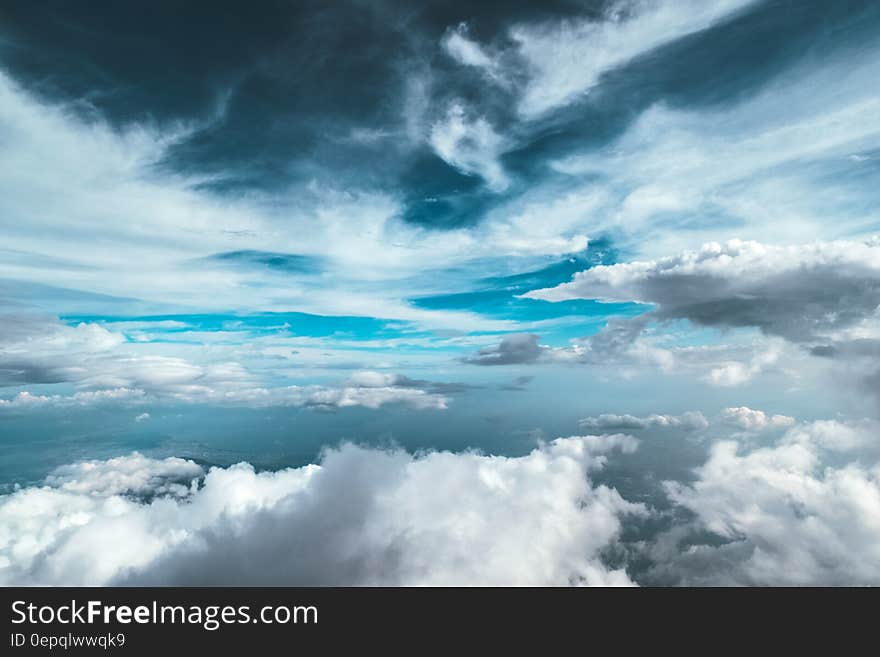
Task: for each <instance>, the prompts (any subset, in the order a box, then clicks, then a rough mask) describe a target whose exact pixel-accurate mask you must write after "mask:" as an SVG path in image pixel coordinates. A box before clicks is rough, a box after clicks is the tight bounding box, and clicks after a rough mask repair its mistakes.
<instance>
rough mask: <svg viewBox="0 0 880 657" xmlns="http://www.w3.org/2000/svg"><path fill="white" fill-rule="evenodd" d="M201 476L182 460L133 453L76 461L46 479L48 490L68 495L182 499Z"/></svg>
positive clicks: (198, 468)
mask: <svg viewBox="0 0 880 657" xmlns="http://www.w3.org/2000/svg"><path fill="white" fill-rule="evenodd" d="M203 474H204V471H203V470H202V468H201V467H200V466H199V465H197V464H195V463H193V462H192V461H188V460H185V459H179V458H174V457H171V458H167V459H161V460H159V459H150V458H147V457H145V456H144V455H143V454H140V453H138V452H134V453H132V454H130V455H129V456H120V457H117V458H112V459H108V460H106V461H95V460H92V461H80V462H78V463H73V464H70V465H64V466H61V467H59V468H56V469H55V470H53V471H52V473H51V474H50V475H49V476H48V477H46V484H47V485H48V486H50V487H52V488H57V489H59V490H62V491H67V492H72V493H82V494H87V495H97V496H101V497H110V496H112V495H123V494H130V495H147V496H155V495H173V496H175V497H184V496H186V495H187V494H188V493H189V484H190V483H191V482H192V480H193V479H195V478H197V477H200V476H202V475H203Z"/></svg>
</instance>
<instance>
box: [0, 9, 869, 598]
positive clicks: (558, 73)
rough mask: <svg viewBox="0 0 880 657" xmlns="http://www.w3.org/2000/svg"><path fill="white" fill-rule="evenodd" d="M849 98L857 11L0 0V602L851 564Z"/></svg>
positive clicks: (864, 319)
mask: <svg viewBox="0 0 880 657" xmlns="http://www.w3.org/2000/svg"><path fill="white" fill-rule="evenodd" d="M877 79H880V5H878V4H877V3H876V2H872V1H871V0H842V1H834V2H832V1H831V0H568V1H548V2H541V3H536V2H517V1H510V2H503V3H501V2H481V3H450V2H432V1H427V2H420V3H412V2H397V1H392V0H378V1H374V2H362V1H359V0H350V1H346V2H341V1H340V2H332V3H328V2H309V1H305V2H295V3H294V2H281V1H278V2H274V1H270V0H261V1H260V2H255V3H246V4H242V3H225V2H217V3H212V4H211V6H210V8H208V7H206V6H204V5H203V4H201V3H184V4H181V3H178V2H163V1H157V2H149V3H147V2H127V3H115V2H109V1H108V2H99V1H96V2H90V3H87V4H82V3H69V2H61V1H59V2H53V1H51V0H50V1H48V2H43V3H30V2H23V1H22V2H6V3H3V6H2V7H0V584H26V585H30V584H40V585H45V584H48V585H53V584H62V585H63V584H72V585H77V584H87V585H100V584H109V585H117V584H158V585H163V584H168V585H175V584H184V585H186V584H194V585H210V584H234V585H259V584H294V585H296V584H307V585H313V584H317V585H323V584H330V585H360V584H367V585H375V584H384V585H413V584H439V585H446V584H462V583H464V584H489V585H511V584H513V585H767V584H796V585H800V584H816V585H840V584H880V447H878V446H880V442H878V440H880V433H878V427H880V394H878V391H880V217H878V215H877V208H878V207H880V90H878V85H877V82H876V81H877ZM119 537H125V538H119ZM111 538H112V541H111V540H110V539H111Z"/></svg>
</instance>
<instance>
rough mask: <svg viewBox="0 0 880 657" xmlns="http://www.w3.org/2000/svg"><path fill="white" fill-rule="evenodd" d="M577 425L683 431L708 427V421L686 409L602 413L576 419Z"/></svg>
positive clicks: (596, 428) (606, 429) (603, 429)
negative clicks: (639, 414)
mask: <svg viewBox="0 0 880 657" xmlns="http://www.w3.org/2000/svg"><path fill="white" fill-rule="evenodd" d="M578 426H579V427H581V428H582V429H586V430H588V431H600V432H619V431H633V430H642V429H654V428H656V429H666V428H675V429H682V430H684V431H702V430H703V429H706V428H708V427H709V422H708V421H707V420H706V418H705V416H704V415H703V414H702V413H700V412H699V411H688V412H686V413H683V414H681V415H657V414H652V415H648V416H645V417H636V416H635V415H628V414H627V415H613V414H609V413H603V414H602V415H599V416H596V417H587V418H584V419H582V420H579V421H578Z"/></svg>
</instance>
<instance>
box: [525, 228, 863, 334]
mask: <svg viewBox="0 0 880 657" xmlns="http://www.w3.org/2000/svg"><path fill="white" fill-rule="evenodd" d="M524 296H525V297H526V298H530V299H544V300H547V301H563V300H566V299H599V300H601V301H638V302H641V303H646V304H653V305H654V306H655V307H656V309H655V310H654V316H655V317H656V318H657V319H660V320H670V319H687V320H690V321H691V322H693V323H694V324H697V325H701V326H711V327H722V328H737V327H757V328H760V329H761V330H762V331H763V332H764V333H766V334H768V335H776V336H781V337H784V338H786V339H788V340H790V341H793V342H809V341H817V340H822V339H828V338H829V337H831V336H833V335H835V333H836V332H839V331H841V330H842V329H847V328H850V327H852V326H854V325H856V324H857V323H859V322H860V321H863V320H865V319H866V318H869V317H871V316H873V315H874V313H875V311H876V310H877V307H878V305H880V244H878V243H877V242H874V241H872V242H849V241H837V242H817V243H813V244H806V245H800V246H786V247H782V246H769V245H763V244H760V243H758V242H743V241H740V240H731V241H729V242H727V243H725V244H718V243H714V242H713V243H708V244H705V245H704V246H703V247H702V248H701V249H699V250H697V251H684V252H682V253H680V254H678V255H673V256H668V257H665V258H661V259H658V260H649V261H637V262H631V263H623V264H615V265H600V266H597V267H593V268H592V269H588V270H586V271H583V272H580V273H578V274H576V275H575V276H574V278H573V280H572V281H571V282H570V283H563V284H561V285H559V286H557V287H554V288H547V289H543V290H535V291H532V292H529V293H527V294H525V295H524Z"/></svg>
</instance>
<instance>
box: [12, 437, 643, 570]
mask: <svg viewBox="0 0 880 657" xmlns="http://www.w3.org/2000/svg"><path fill="white" fill-rule="evenodd" d="M635 446H636V444H635V441H634V440H633V439H632V438H630V437H627V436H623V435H614V436H602V437H597V436H586V437H572V438H564V439H558V440H555V441H553V442H551V443H548V444H546V445H542V446H541V447H539V448H537V449H535V450H534V451H532V452H531V453H530V454H528V455H525V456H522V457H517V458H511V457H501V456H484V455H481V454H478V453H471V452H465V453H459V454H453V453H448V452H432V453H426V454H421V455H415V456H413V455H411V454H408V453H406V452H403V451H399V450H392V451H381V450H375V449H366V448H361V447H356V446H354V445H350V444H347V445H343V446H341V447H340V448H338V449H331V450H328V451H326V452H325V454H324V456H323V458H322V460H321V463H320V464H319V465H309V466H305V467H302V468H295V469H288V470H281V471H277V472H262V473H256V472H255V471H254V469H253V467H251V466H250V465H248V464H245V463H242V464H239V465H236V466H232V467H230V468H226V469H222V468H212V469H211V470H210V471H209V472H208V473H207V474H206V475H205V477H204V479H203V480H202V481H201V484H198V483H196V482H197V481H198V479H197V478H198V476H199V475H200V473H201V468H199V466H197V465H196V464H194V463H192V462H191V461H183V460H181V459H165V460H163V461H156V460H151V459H146V458H144V457H142V456H140V455H137V454H135V455H132V456H129V457H121V458H117V459H112V460H110V461H105V462H87V463H79V464H74V465H72V466H69V467H65V468H61V469H59V470H57V471H56V472H54V473H53V474H52V475H51V476H50V477H49V478H48V479H47V481H46V485H44V486H42V487H34V488H25V489H21V490H18V491H16V492H14V493H12V494H10V495H7V496H4V497H0V519H2V522H0V581H2V582H3V583H4V584H86V585H97V584H107V583H116V584H119V583H137V584H178V585H196V584H201V585H212V584H248V585H283V584H298V585H315V584H337V585H358V584H360V585H381V584H384V585H400V584H440V585H451V584H466V585H475V584H485V585H493V584H494V585H511V584H523V585H536V584H544V585H569V584H608V585H625V584H630V583H631V581H630V579H629V578H628V577H627V575H626V573H625V572H624V571H623V570H620V569H617V568H613V567H610V566H607V565H606V564H605V562H604V561H603V558H602V552H603V550H604V549H606V548H607V547H608V546H610V545H612V544H613V543H614V542H615V541H616V540H617V538H618V535H619V533H620V531H621V523H622V520H623V519H624V518H625V517H627V516H630V515H639V514H643V513H645V509H644V507H642V506H641V505H637V504H631V503H629V502H627V501H625V500H624V499H623V498H622V497H621V496H620V495H619V494H618V493H617V492H616V491H615V490H613V489H610V488H608V487H606V486H602V485H594V484H592V483H591V481H590V479H589V475H590V473H591V472H593V471H596V470H600V469H601V468H602V467H603V465H604V463H605V460H606V455H607V454H608V453H610V452H613V451H616V450H622V451H625V452H630V451H632V450H634V449H635ZM189 479H192V480H193V484H192V485H191V486H189V487H187V485H186V484H187V483H188V480H189ZM450 487H451V488H450ZM450 490H454V491H455V494H454V495H450V494H449V491H450Z"/></svg>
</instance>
